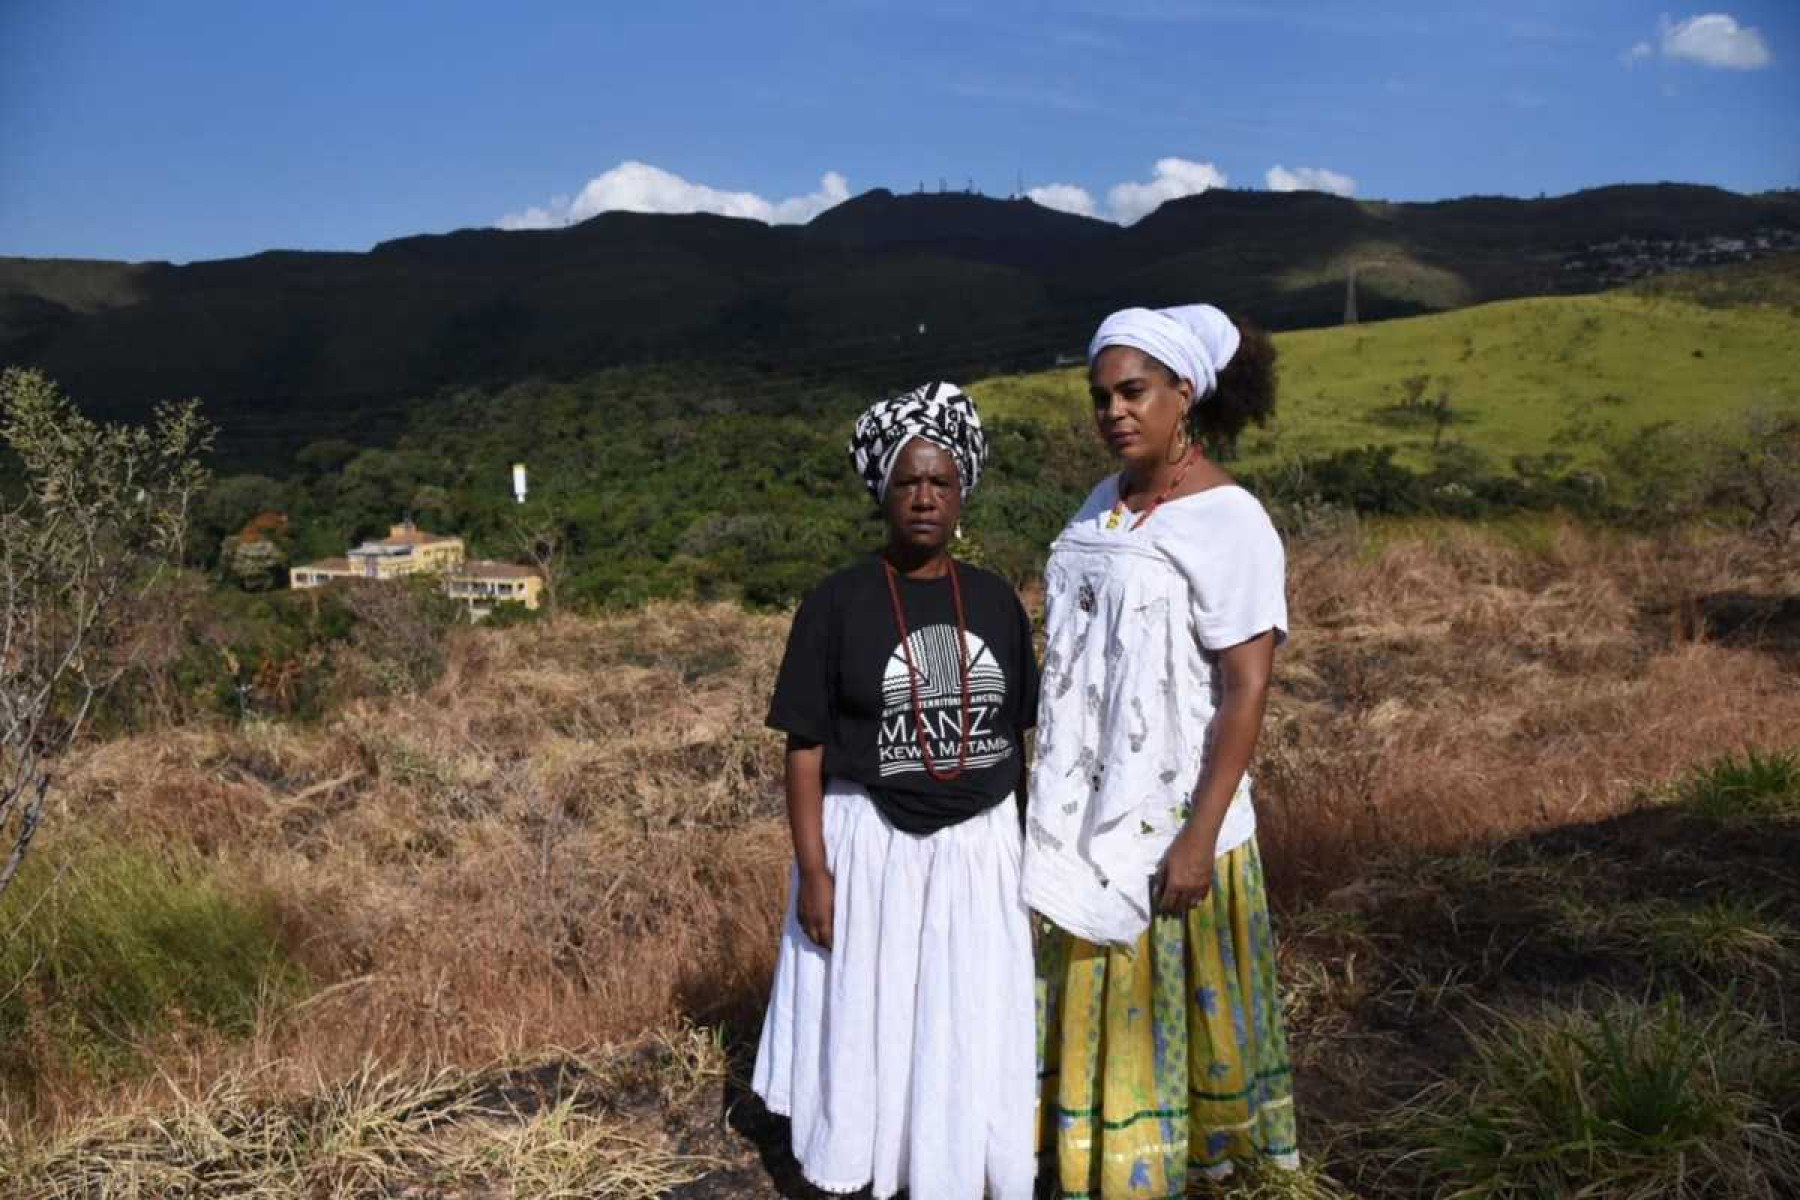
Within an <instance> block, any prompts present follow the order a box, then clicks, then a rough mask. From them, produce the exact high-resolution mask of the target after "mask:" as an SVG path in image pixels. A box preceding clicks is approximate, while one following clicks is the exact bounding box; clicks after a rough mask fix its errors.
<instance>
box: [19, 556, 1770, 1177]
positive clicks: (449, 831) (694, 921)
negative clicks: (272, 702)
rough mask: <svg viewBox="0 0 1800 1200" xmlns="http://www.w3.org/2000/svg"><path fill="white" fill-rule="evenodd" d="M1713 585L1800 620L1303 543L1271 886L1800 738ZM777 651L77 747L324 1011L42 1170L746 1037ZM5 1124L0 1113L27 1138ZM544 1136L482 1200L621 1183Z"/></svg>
mask: <svg viewBox="0 0 1800 1200" xmlns="http://www.w3.org/2000/svg"><path fill="white" fill-rule="evenodd" d="M1721 589H1736V590H1750V591H1761V592H1766V593H1771V594H1781V595H1795V594H1800V569H1797V567H1796V564H1795V563H1793V562H1785V563H1782V562H1772V561H1769V560H1768V559H1767V558H1766V557H1764V556H1763V555H1762V554H1761V552H1760V551H1759V550H1758V549H1757V548H1756V547H1755V546H1753V545H1751V544H1750V543H1748V542H1746V541H1742V540H1737V539H1732V538H1727V537H1716V536H1708V535H1703V534H1695V535H1692V536H1685V537H1679V538H1674V537H1671V538H1662V539H1650V538H1641V537H1631V536H1624V535H1617V534H1601V533H1595V532H1592V531H1587V530H1584V529H1581V528H1579V527H1575V526H1568V525H1559V526H1539V527H1533V528H1527V529H1524V530H1522V531H1521V530H1515V531H1512V532H1511V533H1496V532H1494V531H1491V530H1482V529H1479V528H1471V527H1456V526H1437V525H1430V526H1423V527H1415V528H1411V529H1406V530H1400V531H1392V530H1390V531H1386V532H1379V531H1378V532H1376V533H1371V532H1369V531H1367V530H1365V531H1364V532H1363V533H1362V534H1360V535H1349V536H1346V537H1340V538H1337V539H1334V540H1325V541H1320V542H1317V543H1311V544H1300V545H1296V546H1294V547H1293V548H1292V550H1291V587H1290V595H1291V598H1292V603H1293V626H1294V638H1293V643H1292V645H1291V647H1290V649H1289V650H1288V651H1287V652H1285V653H1284V654H1283V655H1282V657H1281V659H1280V662H1279V668H1278V669H1279V677H1278V686H1277V694H1276V695H1275V697H1274V699H1273V702H1272V711H1271V716H1270V720H1269V724H1268V728H1267V733H1266V735H1265V743H1264V748H1263V752H1262V755H1261V762H1260V764H1259V767H1258V789H1259V790H1258V809H1259V815H1260V821H1261V830H1262V832H1261V837H1262V839H1263V843H1264V847H1265V857H1266V858H1267V859H1268V861H1269V863H1270V866H1271V872H1272V876H1273V878H1274V881H1275V882H1276V884H1277V886H1278V887H1279V888H1280V889H1281V890H1282V891H1283V892H1284V894H1285V895H1287V896H1288V897H1295V896H1298V895H1302V894H1305V893H1307V892H1312V893H1317V892H1319V891H1321V890H1323V889H1325V888H1328V887H1331V886H1335V885H1337V884H1339V883H1342V882H1344V881H1347V880H1348V879H1351V878H1353V877H1355V876H1356V875H1357V874H1358V873H1359V872H1360V870H1361V869H1362V867H1363V866H1364V865H1366V864H1367V863H1369V862H1370V861H1371V860H1375V859H1379V858H1383V857H1386V856H1389V855H1391V854H1392V853H1393V852H1395V851H1396V850H1400V849H1404V848H1410V847H1419V846H1427V847H1430V846H1450V845H1459V844H1466V843H1470V842H1478V841H1483V840H1486V839H1489V838H1492V837H1496V836H1500V835H1505V834H1508V833H1512V832H1516V831H1520V830H1524V829H1529V828H1534V827H1540V826H1544V825H1550V824H1561V823H1565V822H1568V821H1572V820H1583V819H1592V818H1597V817H1601V816H1605V815H1608V814H1610V813H1614V812H1617V811H1619V810H1621V809H1623V808H1625V807H1628V806H1630V805H1631V804H1633V803H1634V802H1635V801H1636V800H1637V799H1638V798H1640V797H1641V795H1642V794H1643V792H1644V791H1645V789H1647V788H1650V787H1653V786H1655V785H1657V784H1659V783H1660V782H1661V781H1663V780H1666V779H1669V778H1671V777H1673V776H1675V775H1677V774H1679V773H1680V772H1681V771H1683V770H1685V769H1687V768H1689V767H1691V766H1693V765H1695V764H1697V763H1700V762H1703V761H1708V760H1711V759H1713V758H1715V757H1717V756H1718V755H1720V754H1722V753H1727V752H1732V751H1741V750H1744V749H1748V748H1754V747H1762V748H1784V747H1791V746H1793V745H1795V744H1797V743H1800V687H1796V686H1795V682H1796V679H1795V673H1794V667H1795V662H1794V660H1793V658H1792V657H1788V658H1785V659H1784V658H1782V657H1781V656H1779V655H1776V654H1772V653H1768V652H1765V651H1763V650H1759V649H1757V648H1755V647H1736V648H1734V647H1730V646H1725V645H1721V644H1715V643H1714V642H1711V641H1708V640H1706V638H1705V637H1704V636H1701V631H1699V630H1698V629H1697V628H1696V621H1695V619H1694V617H1693V614H1694V612H1695V611H1696V605H1697V603H1698V598H1699V597H1701V596H1704V595H1706V594H1707V593H1709V592H1712V591H1717V590H1721ZM785 629H786V621H785V619H784V618H780V617H765V616H754V615H746V614H744V613H742V612H739V611H736V610H733V609H728V608H718V607H714V608H701V607H692V606H668V607H658V608H654V609H651V610H648V611H646V612H644V613H642V614H638V615H635V616H630V617H622V618H608V619H601V620H587V619H575V618H563V619H560V620H557V621H555V622H550V623H545V624H538V625H526V626H522V627H519V628H515V629H506V630H476V631H466V632H465V633H464V634H462V635H459V636H458V637H457V638H456V639H455V640H454V641H453V643H452V645H451V647H450V653H449V660H448V665H447V668H446V670H445V672H444V674H443V676H442V678H441V679H440V680H439V681H438V682H437V683H436V684H434V685H433V686H432V687H431V688H430V689H429V690H428V691H426V692H425V693H424V694H423V695H421V696H418V697H413V698H408V697H396V698H391V699H386V700H379V701H369V700H364V701H357V702H355V703H354V704H352V705H351V706H350V707H348V708H347V709H345V710H343V711H341V712H338V713H337V714H335V715H334V716H333V718H332V719H331V720H329V721H328V722H326V723H324V724H322V725H317V726H302V725H285V724H274V723H267V724H250V725H245V726H241V727H235V728H211V727H207V728H192V727H190V728H179V729H173V730H169V731H165V732H161V733H158V734H156V735H154V736H140V737H133V738H129V739H124V740H119V741H115V742H111V743H107V744H103V745H99V746H95V747H92V748H91V749H89V750H88V751H86V752H85V753H84V755H83V756H82V758H81V760H80V761H79V762H78V763H76V764H75V765H74V769H73V770H72V771H71V772H70V773H69V775H68V776H67V777H66V778H65V780H64V782H63V786H62V788H61V791H60V797H61V800H60V803H61V805H62V808H63V812H62V813H60V814H59V819H61V820H67V821H69V822H71V823H73V822H76V821H80V822H83V823H85V824H88V825H90V826H93V825H102V826H104V827H105V829H106V830H107V832H108V833H109V835H111V836H117V837H122V838H129V839H134V840H142V841H156V842H167V843H177V844H183V845H188V846H192V847H194V848H196V849H197V850H198V851H199V852H200V853H201V854H203V855H204V856H206V857H207V859H208V860H210V861H211V862H213V863H214V864H216V866H217V868H218V870H219V871H220V872H221V874H222V875H223V876H224V877H225V878H226V879H228V880H232V881H235V882H236V884H237V885H239V886H241V887H243V888H245V889H247V890H254V891H255V892H257V893H258V894H272V895H274V896H275V897H276V898H277V901H278V905H279V912H280V916H281V922H282V927H283V930H284V934H283V937H284V941H285V943H286V945H287V946H288V947H289V949H290V951H291V953H292V954H293V955H294V957H295V958H297V959H298V960H299V961H300V962H301V963H302V964H303V965H304V966H305V967H306V969H307V970H308V971H309V972H310V974H311V978H312V982H313V990H312V991H311V993H310V994H309V995H308V996H307V997H306V998H305V999H303V1000H302V1001H300V1002H299V1003H297V1004H291V1005H285V1006H276V1005H271V1006H270V1009H269V1011H268V1012H266V1013H265V1015H264V1018H263V1020H262V1022H261V1025H260V1027H259V1028H258V1030H257V1032H256V1033H255V1035H254V1036H252V1037H251V1038H249V1039H248V1040H247V1041H242V1042H238V1043H232V1044H227V1043H224V1042H222V1041H220V1040H219V1039H217V1038H190V1039H188V1040H186V1041H184V1042H182V1043H180V1044H179V1045H174V1044H172V1045H170V1046H168V1047H165V1048H160V1049H157V1048H153V1053H152V1055H151V1057H152V1060H153V1061H154V1063H155V1064H156V1073H155V1074H154V1075H152V1076H150V1077H148V1078H140V1079H139V1080H138V1081H136V1082H134V1083H130V1084H128V1085H119V1084H117V1083H106V1082H96V1081H94V1080H90V1079H86V1078H84V1077H83V1076H82V1075H81V1074H79V1073H78V1072H75V1071H67V1072H62V1073H55V1074H52V1075H51V1076H49V1077H47V1078H45V1079H43V1080H42V1081H41V1084H42V1086H41V1087H40V1088H39V1089H38V1091H37V1093H36V1094H35V1096H34V1097H33V1099H32V1101H31V1104H30V1106H29V1108H30V1111H31V1112H32V1113H34V1114H35V1116H34V1118H33V1120H32V1123H31V1126H30V1128H31V1129H32V1130H33V1131H34V1132H33V1133H32V1135H31V1139H32V1140H31V1144H32V1145H34V1146H38V1147H40V1148H41V1147H42V1146H44V1145H47V1144H51V1143H48V1142H45V1141H44V1139H45V1138H46V1137H50V1138H52V1139H53V1140H54V1137H56V1136H61V1135H56V1134H54V1131H55V1130H56V1129H58V1128H73V1126H72V1125H71V1124H70V1121H71V1119H73V1118H76V1117H79V1116H81V1115H83V1114H93V1113H96V1112H101V1113H108V1114H113V1115H114V1116H116V1115H117V1114H120V1113H146V1114H154V1113H159V1112H170V1111H183V1109H182V1105H183V1103H184V1101H183V1100H182V1099H181V1098H182V1097H192V1096H204V1095H207V1094H209V1089H211V1088H214V1087H215V1086H221V1087H226V1086H228V1087H231V1088H238V1089H247V1091H246V1095H251V1094H254V1095H255V1096H258V1097H266V1096H284V1095H294V1094H310V1095H315V1096H316V1095H319V1094H320V1090H319V1089H320V1088H321V1087H328V1086H334V1085H332V1084H331V1083H330V1081H341V1080H354V1079H357V1078H365V1077H368V1073H369V1072H370V1071H374V1072H375V1074H376V1075H377V1076H380V1077H382V1078H385V1077H386V1076H381V1075H380V1073H381V1071H382V1070H392V1071H399V1072H401V1073H402V1076H403V1077H404V1078H406V1079H408V1080H412V1081H414V1082H415V1083H416V1082H418V1081H420V1080H427V1079H430V1078H433V1077H434V1076H433V1075H432V1073H433V1072H438V1071H443V1070H447V1069H455V1070H458V1071H463V1072H466V1071H468V1070H471V1069H475V1068H479V1067H481V1066H483V1065H484V1064H489V1063H492V1062H493V1061H495V1060H497V1059H511V1060H517V1059H519V1058H521V1057H526V1058H529V1057H531V1056H534V1055H542V1054H543V1053H544V1052H545V1048H546V1047H551V1046H568V1047H576V1048H582V1047H596V1046H600V1045H603V1044H606V1043H609V1042H616V1041H619V1040H622V1039H629V1038H632V1037H635V1036H638V1035H640V1034H641V1033H642V1031H644V1030H649V1029H658V1028H672V1027H675V1026H676V1025H677V1024H678V1023H679V1022H680V1021H682V1020H687V1019H693V1020H701V1021H713V1020H719V1019H726V1018H737V1019H739V1020H740V1022H742V1023H744V1024H745V1025H746V1026H747V1027H749V1028H752V1029H753V1022H754V1020H755V1016H756V1013H757V1006H758V1005H759V1004H760V1001H761V998H762V995H763V991H764V988H765V986H766V981H767V977H768V974H769V971H770V968H771V964H772V959H773V952H774V948H775V940H776V934H777V928H778V922H779V917H780V911H781V907H782V904H783V900H784V890H785V884H786V862H787V859H788V854H789V851H788V845H787V834H786V828H785V822H784V821H783V820H782V819H781V816H780V798H779V766H780V761H779V760H780V746H779V742H778V740H777V739H776V738H775V737H774V736H773V735H771V734H768V733H767V732H765V731H764V730H763V729H762V714H763V710H764V705H765V703H766V697H767V693H768V690H769V687H770V685H771V683H772V680H773V676H774V669H775V665H776V663H777V660H778V657H779V654H780V650H781V644H782V640H783V636H784V634H785ZM1306 966H1307V964H1301V966H1300V967H1297V968H1296V969H1295V971H1294V972H1290V983H1291V984H1292V985H1293V986H1294V987H1295V988H1298V989H1299V991H1302V992H1303V991H1305V990H1306V989H1307V988H1308V987H1312V988H1314V989H1315V990H1331V991H1334V992H1335V991H1338V990H1342V989H1343V988H1345V987H1354V986H1356V985H1355V982H1354V978H1355V975H1354V972H1355V964H1353V963H1349V962H1346V963H1341V964H1336V965H1335V966H1329V967H1328V966H1325V965H1320V964H1311V966H1312V967H1313V968H1316V970H1314V972H1313V973H1314V974H1315V975H1317V976H1318V977H1317V978H1316V979H1315V978H1312V976H1310V975H1308V974H1307V972H1306V970H1305V969H1302V968H1304V967H1306ZM1309 981H1310V982H1309ZM1296 1003H1301V1004H1304V1003H1305V997H1304V996H1299V999H1298V1000H1296ZM369 1063H383V1064H388V1066H387V1067H385V1068H380V1069H376V1068H371V1067H368V1066H367V1064H369ZM46 1065H47V1066H48V1065H49V1064H46ZM359 1073H360V1074H359ZM458 1077H459V1078H460V1077H461V1076H458ZM221 1081H224V1082H221ZM420 1086H423V1084H421V1085H420ZM234 1094H235V1093H234ZM6 1101H7V1098H6V1097H4V1096H0V1116H5V1115H7V1114H6V1112H5V1111H4V1110H5V1109H8V1108H10V1110H11V1115H12V1116H13V1117H14V1118H15V1119H16V1118H20V1117H22V1116H24V1114H25V1113H26V1111H27V1109H26V1107H25V1106H24V1105H23V1101H21V1100H20V1099H19V1098H18V1097H13V1098H11V1101H10V1103H3V1102H6ZM233 1103H236V1101H234V1102H233ZM245 1103H249V1101H248V1100H246V1101H245ZM258 1103H261V1101H258ZM202 1107H204V1106H202ZM133 1119H135V1118H133ZM533 1120H534V1121H535V1122H538V1123H537V1124H531V1125H527V1126H518V1127H514V1128H512V1129H511V1131H510V1132H508V1133H507V1134H506V1135H505V1137H504V1138H502V1139H501V1140H500V1141H495V1140H492V1139H488V1140H484V1141H481V1142H480V1148H479V1150H478V1151H472V1152H471V1153H475V1154H476V1155H477V1157H482V1156H485V1157H482V1161H484V1162H490V1163H492V1164H494V1171H495V1172H496V1173H497V1174H495V1175H494V1176H493V1177H492V1178H493V1179H494V1180H495V1181H496V1182H495V1183H494V1186H495V1187H497V1188H499V1189H500V1194H506V1192H505V1189H506V1188H507V1187H509V1186H510V1187H513V1188H514V1189H515V1190H517V1189H526V1190H529V1189H530V1188H536V1187H539V1186H544V1187H551V1188H552V1190H554V1189H555V1188H556V1187H564V1186H567V1187H580V1186H587V1185H586V1184H583V1183H581V1182H580V1180H584V1179H587V1178H588V1176H585V1175H581V1174H580V1172H581V1171H586V1170H589V1169H590V1168H591V1169H594V1170H599V1169H601V1168H602V1167H603V1166H604V1165H605V1161H611V1160H609V1159H606V1157H605V1155H603V1154H601V1153H600V1150H599V1149H594V1148H595V1147H600V1148H604V1147H606V1146H611V1147H614V1148H615V1149H616V1148H618V1147H619V1146H621V1145H625V1144H626V1143H621V1142H618V1141H617V1140H616V1139H615V1138H614V1132H615V1131H613V1130H612V1128H611V1127H610V1126H607V1127H604V1128H603V1127H602V1126H600V1125H596V1124H594V1123H593V1120H592V1118H591V1117H590V1116H587V1115H584V1114H583V1112H581V1111H579V1110H575V1109H570V1110H568V1111H558V1110H556V1109H554V1108H552V1109H551V1110H547V1115H541V1116H540V1117H534V1118H533ZM544 1122H548V1124H545V1123H544ZM183 1136H185V1135H183ZM620 1136H626V1135H623V1134H621V1135H620ZM535 1139H542V1140H544V1142H545V1144H550V1143H554V1144H555V1145H556V1146H560V1147H564V1148H565V1149H566V1148H567V1146H568V1145H569V1144H570V1143H577V1144H580V1145H588V1146H589V1147H590V1149H591V1150H592V1153H589V1152H588V1151H581V1152H580V1153H575V1152H571V1153H574V1157H573V1158H572V1159H569V1160H568V1161H569V1162H571V1163H573V1164H574V1165H572V1166H570V1167H569V1171H570V1172H573V1173H574V1174H572V1175H570V1176H569V1178H570V1179H574V1180H576V1182H570V1183H566V1184H565V1183H561V1182H557V1181H558V1180H561V1179H563V1176H562V1175H556V1178H555V1179H550V1178H549V1177H548V1176H546V1177H545V1179H546V1180H547V1182H542V1183H541V1184H540V1183H527V1182H525V1176H524V1175H522V1174H520V1173H521V1172H526V1171H527V1170H538V1169H542V1170H545V1171H550V1172H551V1173H552V1174H553V1175H554V1174H555V1172H556V1171H559V1170H561V1168H559V1167H556V1166H555V1163H556V1162H558V1161H563V1160H561V1159H558V1158H557V1154H560V1153H562V1151H560V1150H559V1151H556V1152H555V1153H552V1152H551V1151H549V1150H542V1149H541V1148H535V1147H538V1146H539V1143H538V1140H535ZM609 1139H612V1140H609ZM55 1144H61V1143H60V1142H58V1143H55ZM0 1148H3V1147H0ZM442 1153H443V1154H448V1153H449V1151H447V1150H445V1151H442ZM626 1158H629V1155H627V1156H626ZM603 1160H604V1161H603ZM383 1161H386V1160H383ZM443 1161H448V1160H447V1159H446V1160H443ZM457 1161H459V1162H462V1161H464V1160H457ZM509 1163H510V1164H513V1165H510V1166H509V1165H506V1164H509ZM146 1169H149V1168H146ZM334 1169H335V1168H334ZM458 1169H459V1170H460V1169H461V1168H458ZM502 1177H509V1178H515V1177H516V1179H517V1180H519V1182H516V1183H513V1184H507V1183H505V1182H504V1180H503V1178H502ZM533 1178H535V1177H533ZM545 1194H548V1193H545Z"/></svg>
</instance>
